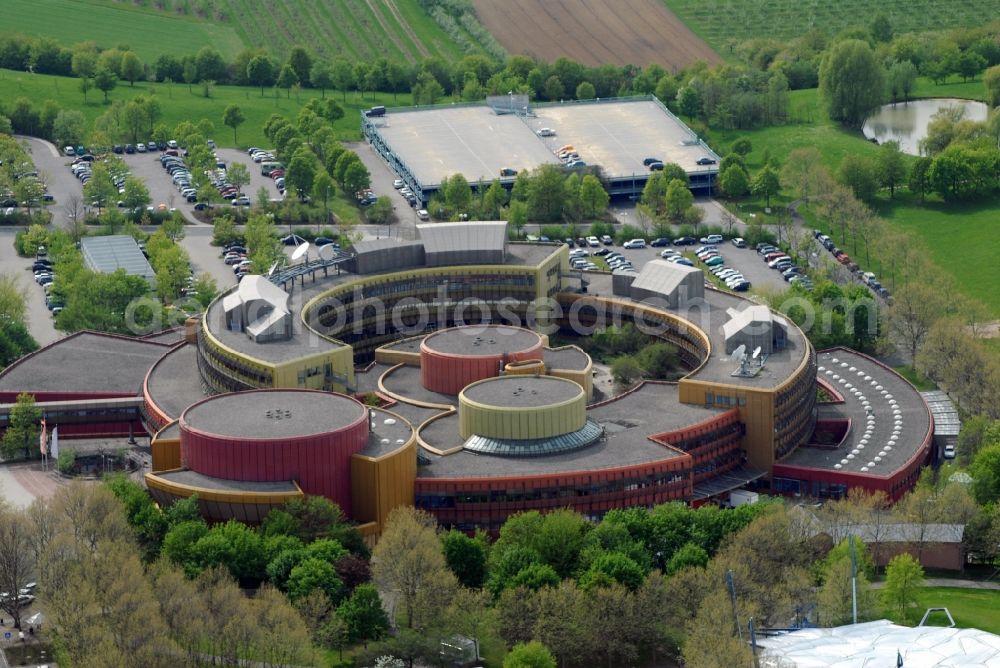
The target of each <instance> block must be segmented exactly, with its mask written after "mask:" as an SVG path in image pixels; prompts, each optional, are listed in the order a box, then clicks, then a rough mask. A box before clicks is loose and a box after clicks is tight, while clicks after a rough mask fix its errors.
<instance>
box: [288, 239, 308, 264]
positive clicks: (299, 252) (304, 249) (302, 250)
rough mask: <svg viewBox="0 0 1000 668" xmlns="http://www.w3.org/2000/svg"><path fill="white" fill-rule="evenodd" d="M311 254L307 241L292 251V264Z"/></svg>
mask: <svg viewBox="0 0 1000 668" xmlns="http://www.w3.org/2000/svg"><path fill="white" fill-rule="evenodd" d="M308 252H309V242H308V241H305V242H303V243H301V244H299V247H298V248H296V249H295V250H294V251H292V262H295V260H298V259H299V258H300V257H302V256H303V255H305V254H306V253H308Z"/></svg>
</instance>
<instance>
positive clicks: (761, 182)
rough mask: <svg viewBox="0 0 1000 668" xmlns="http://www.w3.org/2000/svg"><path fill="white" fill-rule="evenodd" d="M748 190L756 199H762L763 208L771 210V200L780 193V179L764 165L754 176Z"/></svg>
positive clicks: (772, 170)
mask: <svg viewBox="0 0 1000 668" xmlns="http://www.w3.org/2000/svg"><path fill="white" fill-rule="evenodd" d="M750 190H751V191H752V192H753V194H754V195H756V196H757V197H763V198H764V200H765V206H766V207H768V208H771V198H772V197H774V196H775V195H777V194H778V193H779V192H781V179H780V177H779V176H778V172H777V170H775V169H774V167H771V166H770V165H764V168H763V169H761V170H760V171H759V172H757V173H756V174H755V175H754V177H753V181H752V182H751V183H750Z"/></svg>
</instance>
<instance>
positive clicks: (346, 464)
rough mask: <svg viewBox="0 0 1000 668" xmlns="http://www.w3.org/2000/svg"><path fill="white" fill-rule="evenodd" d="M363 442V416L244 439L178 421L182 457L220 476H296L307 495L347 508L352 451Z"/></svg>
mask: <svg viewBox="0 0 1000 668" xmlns="http://www.w3.org/2000/svg"><path fill="white" fill-rule="evenodd" d="M367 443H368V419H367V416H366V415H365V416H362V418H361V419H360V420H357V421H356V422H355V423H353V424H351V425H348V426H347V427H344V428H343V429H341V430H339V431H335V432H329V433H326V434H317V435H313V436H306V437H298V438H290V439H281V440H278V439H274V440H268V439H247V438H230V437H226V436H218V435H213V434H204V433H201V432H198V431H195V430H192V429H189V428H187V427H186V426H185V425H181V461H182V463H183V465H184V466H185V467H187V468H189V469H191V470H192V471H196V472H198V473H201V474H203V475H207V476H211V477H213V478H222V479H224V480H242V481H249V482H278V481H285V480H295V481H296V482H297V483H298V484H299V486H300V487H301V488H302V491H303V492H305V493H306V494H317V495H321V496H325V497H327V498H329V499H331V500H333V501H334V502H336V503H337V504H339V505H340V507H341V508H342V509H343V510H344V512H345V513H347V514H350V512H351V485H350V474H351V455H353V454H354V453H356V452H358V451H359V450H361V449H362V448H364V447H365V445H367Z"/></svg>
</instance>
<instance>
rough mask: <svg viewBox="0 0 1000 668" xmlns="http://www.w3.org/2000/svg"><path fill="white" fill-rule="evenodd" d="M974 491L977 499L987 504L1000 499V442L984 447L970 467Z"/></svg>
mask: <svg viewBox="0 0 1000 668" xmlns="http://www.w3.org/2000/svg"><path fill="white" fill-rule="evenodd" d="M969 474H970V475H971V476H972V493H973V495H974V496H975V497H976V501H977V502H978V503H980V504H986V503H991V502H994V501H996V500H997V499H1000V442H998V443H993V444H991V445H988V446H986V447H984V448H982V449H981V450H980V451H979V452H977V453H976V456H975V458H974V459H973V460H972V465H971V466H970V467H969Z"/></svg>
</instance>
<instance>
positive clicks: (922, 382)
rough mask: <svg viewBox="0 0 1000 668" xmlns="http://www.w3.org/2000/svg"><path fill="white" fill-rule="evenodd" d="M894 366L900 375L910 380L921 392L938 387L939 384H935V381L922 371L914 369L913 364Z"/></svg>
mask: <svg viewBox="0 0 1000 668" xmlns="http://www.w3.org/2000/svg"><path fill="white" fill-rule="evenodd" d="M892 368H893V369H894V370H895V371H896V373H898V374H899V375H900V376H902V377H903V378H905V379H906V380H908V381H910V384H911V385H913V387H915V388H917V389H918V390H919V391H921V392H926V391H928V390H936V389H937V385H935V384H934V381H932V380H929V379H927V378H924V377H923V376H921V375H920V372H919V371H917V370H916V369H914V368H913V367H912V366H908V365H903V366H894V367H892Z"/></svg>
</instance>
